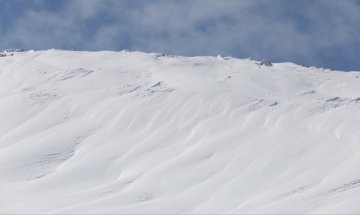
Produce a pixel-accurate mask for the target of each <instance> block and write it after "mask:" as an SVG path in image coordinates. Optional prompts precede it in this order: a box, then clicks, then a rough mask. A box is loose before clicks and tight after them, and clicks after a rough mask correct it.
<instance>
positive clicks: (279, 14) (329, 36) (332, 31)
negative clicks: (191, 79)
mask: <svg viewBox="0 0 360 215" xmlns="http://www.w3.org/2000/svg"><path fill="white" fill-rule="evenodd" d="M0 8H1V9H0V12H1V15H0V16H1V21H0V33H1V35H2V39H1V42H0V48H3V49H4V48H9V47H15V48H24V49H48V48H59V49H73V50H122V49H133V50H139V51H146V52H163V53H168V54H178V55H186V56H193V55H217V54H221V55H231V56H235V57H252V58H255V59H263V58H266V59H271V60H273V61H293V62H296V63H300V64H306V65H316V66H321V67H329V68H335V69H343V70H360V60H359V57H360V54H359V53H360V52H359V49H360V1H355V0H354V1H352V0H347V1H343V0H332V1H327V0H314V1H310V0H302V1H299V0H274V1H267V0H258V1H252V0H242V1H238V0H235V1H233V0H227V1H222V0H209V1H208V0H182V1H173V0H154V1H148V0H137V1H119V0H49V1H46V0H35V1H28V0H12V1H6V0H0Z"/></svg>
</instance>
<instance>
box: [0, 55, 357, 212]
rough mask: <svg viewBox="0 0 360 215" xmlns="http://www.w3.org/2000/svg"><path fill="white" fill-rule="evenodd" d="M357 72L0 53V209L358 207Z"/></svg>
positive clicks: (226, 61) (229, 61)
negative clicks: (1, 55) (0, 55)
mask: <svg viewBox="0 0 360 215" xmlns="http://www.w3.org/2000/svg"><path fill="white" fill-rule="evenodd" d="M359 131H360V79H359V73H357V72H338V71H330V70H325V69H318V68H312V67H310V68H306V67H302V66H298V65H295V64H292V63H280V64H278V63H275V64H272V65H268V66H266V65H261V64H260V63H258V62H255V61H251V60H247V59H245V60H241V59H235V58H224V57H177V56H166V55H161V54H146V53H140V52H71V51H58V50H49V51H27V52H14V53H13V54H12V55H8V54H7V55H4V56H3V57H1V58H0V213H61V214H63V213H167V214H169V213H171V214H172V213H211V214H214V213H257V214H259V213H360V205H359V199H360V171H359V169H360V132H359Z"/></svg>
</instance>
